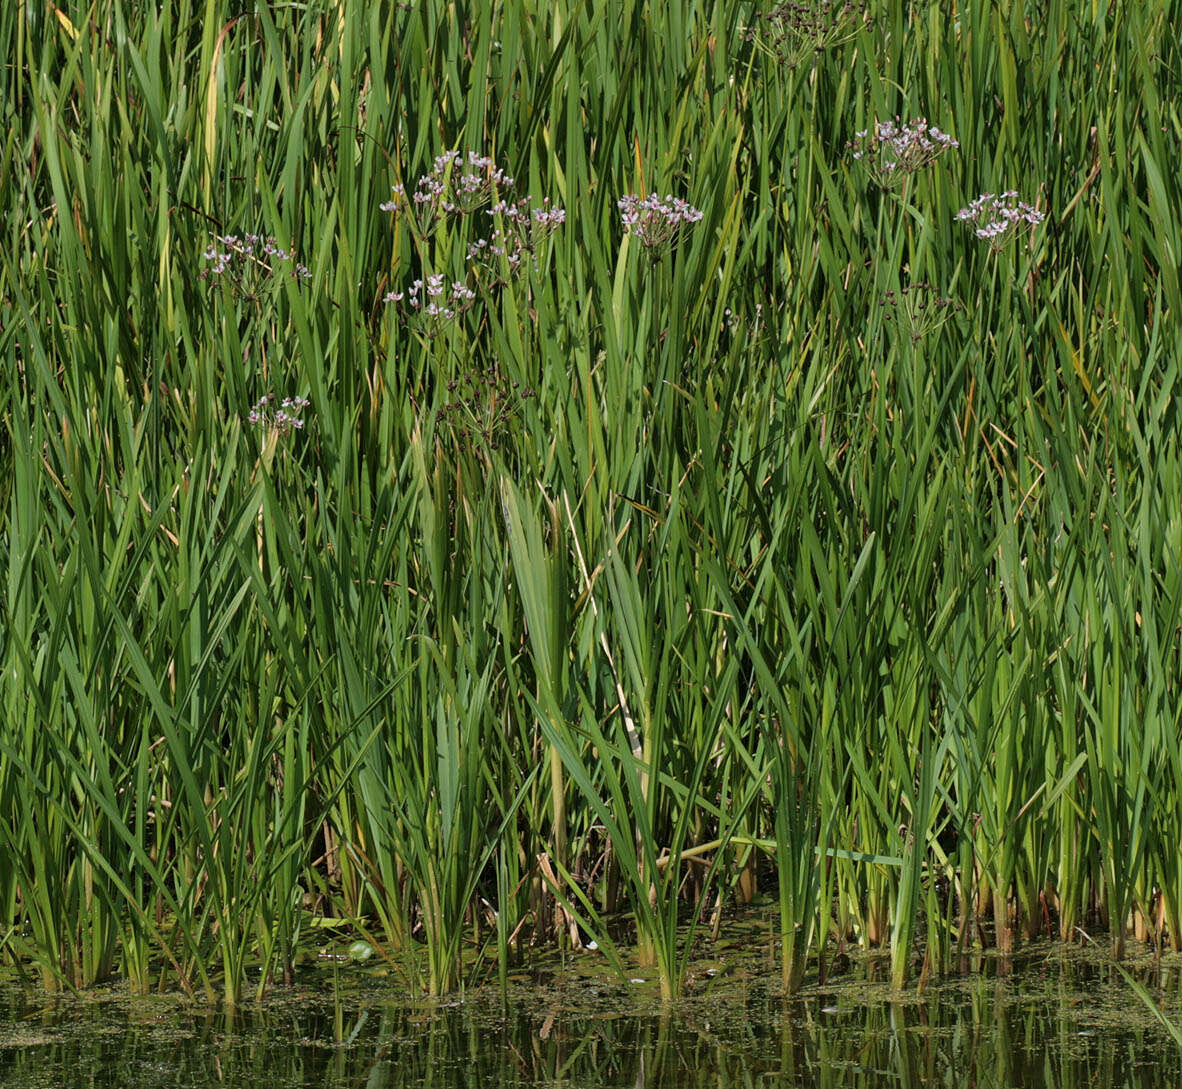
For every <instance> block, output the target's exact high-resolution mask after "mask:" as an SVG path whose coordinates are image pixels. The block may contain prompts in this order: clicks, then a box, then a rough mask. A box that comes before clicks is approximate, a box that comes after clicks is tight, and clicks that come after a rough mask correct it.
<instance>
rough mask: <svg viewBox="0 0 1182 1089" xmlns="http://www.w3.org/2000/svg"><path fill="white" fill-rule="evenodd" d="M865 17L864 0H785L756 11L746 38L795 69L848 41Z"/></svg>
mask: <svg viewBox="0 0 1182 1089" xmlns="http://www.w3.org/2000/svg"><path fill="white" fill-rule="evenodd" d="M865 18H866V4H865V2H864V0H786V2H785V3H782V4H777V5H776V6H775V7H773V8H771V9H770V10H769V11H765V12H757V13H756V15H755V22H754V23H753V24H752V26H750V27H749V28H748V30H747V34H746V38H747V41H749V42H753V43H754V44H755V45H756V46H757V47H758V48H760V49H762V50H763V51H764V52H765V53H767V54H768V55H769V56H771V57H773V58H774V59H775V60H777V61H779V62H780V63H781V64H786V65H787V66H788V67H789V68H795V67H796V66H797V65H798V64H800V63H801V61H804V60H808V59H809V58H810V57H814V56H816V54H818V53H820V52H822V51H824V50H826V49H830V48H832V47H833V46H835V45H841V44H842V43H843V42H847V41H849V40H850V39H851V38H852V37H854V35H855V34H857V32H858V28H859V27H860V26H861V25H862V23H863V21H864V20H865Z"/></svg>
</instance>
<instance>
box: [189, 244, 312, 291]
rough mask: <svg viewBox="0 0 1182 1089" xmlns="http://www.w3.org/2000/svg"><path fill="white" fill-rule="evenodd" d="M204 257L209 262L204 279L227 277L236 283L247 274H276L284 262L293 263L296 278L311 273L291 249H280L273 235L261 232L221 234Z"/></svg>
mask: <svg viewBox="0 0 1182 1089" xmlns="http://www.w3.org/2000/svg"><path fill="white" fill-rule="evenodd" d="M219 247H221V248H219ZM201 257H202V259H203V260H205V261H208V262H209V265H208V266H207V267H206V268H203V269H202V270H201V279H203V280H217V279H219V278H221V277H222V276H228V277H229V278H231V279H233V280H234V281H235V282H237V281H240V280H242V279H243V276H244V275H252V276H273V275H274V274H275V266H276V265H277V264H278V263H280V262H283V261H289V262H291V265H292V267H291V275H292V276H294V277H296V278H297V279H300V280H307V279H308V278H309V277H310V276H311V275H312V274H311V273H310V272H309V271H308V270H307V268H305V267H304V266H303V265H301V264H299V263H298V262H297V261H296V260H295V254H294V253H292V251H291V250H285V249H281V248H280V247H279V245H278V244H277V243H276V241H275V239H274V238H271V237H269V236H268V237H263V235H261V234H244V235H242V236H239V235H236V234H223V235H219V236H218V237H217V238H215V239H214V241H213V244H212V245H211V246H210V247H209V249H207V250H206V251H205V252H204V253H203V254H202V255H201Z"/></svg>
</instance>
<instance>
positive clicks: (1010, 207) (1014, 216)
mask: <svg viewBox="0 0 1182 1089" xmlns="http://www.w3.org/2000/svg"><path fill="white" fill-rule="evenodd" d="M956 218H957V219H958V220H959V221H960V222H962V223H968V224H969V225H970V226H972V227H973V229H974V232H975V233H976V235H977V237H978V238H980V239H981V240H982V241H984V242H988V243H989V249H990V250H991V251H992V252H994V253H996V252H997V251H998V250H1002V249H1004V248H1005V247H1006V244H1007V243H1009V242H1010V241H1011V240H1012V239H1013V238H1014V237H1015V236H1016V235H1017V233H1018V230H1019V228H1021V226H1022V224H1023V223H1026V224H1028V225H1029V226H1031V227H1037V226H1038V225H1039V224H1040V223H1041V222H1042V221H1043V220H1044V219H1046V213H1045V212H1040V211H1039V210H1038V209H1037V208H1034V207H1032V206H1031V205H1029V204H1024V203H1023V202H1022V201H1020V200H1018V194H1017V192H1016V191H1015V190H1013V189H1009V190H1007V191H1006V192H1004V193H1001V194H999V195H996V196H995V195H994V194H993V193H982V194H981V195H980V196H979V197H978V198H977V199H976V200H974V201H973V202H972V203H971V204H969V206H968V207H967V208H962V209H961V210H960V211H959V212H957V213H956Z"/></svg>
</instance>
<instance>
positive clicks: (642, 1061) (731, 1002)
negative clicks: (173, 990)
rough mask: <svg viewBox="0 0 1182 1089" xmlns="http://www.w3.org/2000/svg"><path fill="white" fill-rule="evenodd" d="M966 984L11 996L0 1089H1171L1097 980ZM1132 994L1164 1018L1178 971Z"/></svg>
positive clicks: (590, 983) (721, 978)
mask: <svg viewBox="0 0 1182 1089" xmlns="http://www.w3.org/2000/svg"><path fill="white" fill-rule="evenodd" d="M969 967H970V971H969V972H968V973H967V974H964V975H961V976H959V977H957V978H955V979H952V980H949V981H946V982H944V983H941V984H940V985H939V986H933V987H932V988H930V989H929V991H928V993H927V994H926V995H925V996H924V997H923V999H922V1000H921V999H917V998H915V997H914V996H912V997H909V998H907V999H906V1000H905V1001H892V999H891V995H890V993H889V991H888V990H887V989H886V987H885V986H884V985H883V984H881V983H879V982H877V980H876V978H875V976H876V967H875V966H874V965H873V964H872V963H869V964H868V963H866V962H863V963H861V964H858V965H855V966H854V967H853V968H851V969H850V970H849V971H847V972H845V973H843V975H842V977H841V978H839V979H837V980H835V981H834V982H833V984H832V985H831V986H830V987H828V988H826V989H824V990H821V989H817V988H813V989H812V990H810V991H809V992H808V993H806V994H805V995H804V996H803V997H801V998H799V999H796V1000H793V1001H791V1002H787V1003H785V1002H784V1001H782V1000H781V999H780V998H779V997H778V996H777V995H776V994H775V991H774V976H773V975H772V973H770V972H763V971H760V970H758V968H757V967H756V968H752V967H751V966H750V965H748V966H747V967H745V968H741V969H735V968H733V967H730V968H728V967H727V966H725V965H724V966H723V967H722V970H718V969H715V968H709V967H707V968H704V969H701V970H699V973H698V975H697V977H696V978H695V980H694V983H693V986H692V988H691V989H692V991H693V994H692V996H691V997H690V998H689V999H688V1000H687V1001H686V1002H685V1003H684V1004H683V1006H682V1007H680V1008H679V1009H678V1010H677V1011H675V1012H673V1013H663V1012H662V1011H661V1008H660V1005H659V1003H658V1002H657V1001H656V1000H655V996H654V995H653V993H652V988H651V984H649V983H621V982H618V981H615V980H613V979H610V978H608V977H604V976H603V975H602V974H601V973H597V972H595V971H593V970H591V967H589V965H588V962H586V961H576V962H571V963H568V964H567V965H566V966H565V968H564V967H556V968H555V969H554V970H553V971H551V972H549V973H543V974H542V975H540V976H534V977H532V978H531V979H529V980H519V981H516V982H514V983H513V984H512V986H511V988H510V991H509V994H508V997H507V1001H503V1000H502V998H501V996H500V994H499V992H497V991H495V990H486V991H481V992H479V993H477V994H475V995H473V996H470V997H469V998H468V999H467V1000H466V1001H464V1002H446V1003H439V1004H432V1005H424V1004H418V1005H407V1003H406V1001H405V998H404V995H403V993H402V992H401V991H399V990H398V989H397V988H396V987H394V986H393V985H392V984H391V983H390V982H389V981H384V980H381V979H375V978H373V977H372V976H370V975H368V974H366V973H364V972H362V971H360V970H358V971H354V972H348V973H341V974H339V975H338V976H337V982H336V986H335V989H334V986H333V985H332V983H331V980H330V979H320V980H316V979H313V980H311V981H310V982H308V983H306V984H304V985H301V986H297V987H295V988H293V989H291V990H290V991H288V992H287V993H285V994H281V995H277V996H276V998H275V999H274V1000H272V1001H270V1002H269V1003H268V1004H267V1005H266V1006H265V1007H264V1008H261V1009H249V1010H247V1011H245V1012H242V1013H239V1014H238V1015H237V1016H233V1017H232V1016H230V1015H228V1014H227V1013H226V1012H224V1011H211V1010H209V1009H207V1008H204V1007H200V1006H195V1005H193V1004H191V1003H189V1002H186V1001H184V1000H182V999H180V998H176V997H172V998H167V997H166V998H159V999H155V998H154V999H140V998H132V997H130V996H128V995H127V994H126V992H125V991H123V990H122V989H121V988H110V989H104V990H99V991H96V992H93V993H90V994H88V995H86V996H83V997H81V998H68V999H48V998H45V997H44V996H38V995H37V994H35V993H30V992H28V991H21V990H18V989H16V988H15V987H10V988H6V989H2V990H0V1085H3V1086H30V1087H31V1086H56V1087H63V1089H72V1087H75V1086H87V1087H99V1086H102V1087H107V1086H109V1087H119V1089H149V1087H155V1086H161V1087H164V1086H167V1087H186V1086H194V1087H197V1086H200V1087H205V1086H217V1085H232V1086H241V1087H260V1089H286V1087H289V1086H292V1087H294V1086H317V1087H344V1086H350V1087H352V1086H357V1087H365V1089H385V1087H389V1089H394V1087H411V1086H414V1087H436V1086H438V1087H445V1086H447V1087H450V1086H465V1087H467V1086H472V1087H476V1086H481V1087H484V1086H506V1087H523V1089H524V1087H536V1086H562V1087H569V1089H575V1087H582V1086H587V1087H591V1086H594V1087H601V1086H627V1087H629V1089H637V1087H654V1089H656V1087H662V1089H664V1087H669V1089H674V1087H676V1089H693V1087H698V1086H701V1087H703V1089H704V1087H706V1086H710V1087H711V1089H750V1087H760V1086H802V1087H803V1086H822V1087H834V1089H836V1087H839V1086H851V1087H852V1086H857V1087H859V1089H880V1087H881V1089H885V1087H888V1086H889V1087H932V1086H941V1087H945V1086H947V1087H954V1086H955V1087H962V1086H964V1087H978V1086H980V1087H986V1086H988V1087H998V1089H1003V1087H1027V1086H1030V1087H1033V1086H1038V1087H1040V1089H1042V1087H1047V1086H1058V1087H1064V1089H1067V1087H1080V1089H1083V1087H1085V1086H1089V1087H1090V1086H1100V1087H1108V1086H1114V1087H1127V1089H1134V1087H1135V1089H1150V1087H1159V1086H1160V1087H1165V1086H1178V1085H1182V1061H1180V1059H1179V1055H1178V1052H1177V1049H1176V1048H1175V1047H1174V1045H1173V1044H1172V1042H1171V1041H1170V1040H1169V1037H1168V1036H1167V1035H1166V1034H1165V1033H1164V1031H1163V1030H1162V1029H1161V1028H1160V1027H1159V1026H1158V1025H1157V1024H1156V1022H1154V1021H1153V1020H1152V1018H1151V1017H1149V1016H1148V1015H1147V1014H1146V1012H1145V1011H1144V1009H1143V1008H1142V1007H1140V1006H1139V1005H1138V1003H1137V1001H1136V999H1135V998H1133V997H1132V996H1131V995H1130V994H1129V992H1128V991H1127V989H1126V988H1124V987H1123V985H1122V983H1121V981H1120V980H1119V977H1115V976H1113V975H1112V974H1111V973H1110V971H1109V970H1108V969H1106V968H1105V967H1104V966H1103V964H1102V962H1100V961H1097V960H1095V959H1088V958H1084V957H1080V956H1078V955H1076V954H1069V953H1065V952H1064V951H1062V950H1061V949H1057V948H1056V947H1054V946H1047V947H1046V948H1045V949H1036V950H1033V951H1031V952H1029V953H1027V954H1025V955H1024V956H1023V958H1022V959H1021V960H1020V961H1019V962H1018V963H1017V964H1015V965H1014V966H1013V968H1012V970H1010V971H1008V973H1003V974H999V973H998V971H997V965H996V962H993V961H988V960H982V961H978V962H976V963H974V964H972V965H970V966H969ZM1143 971H1145V972H1146V973H1149V971H1150V970H1149V969H1143ZM1146 978H1147V979H1150V975H1149V974H1147V976H1146ZM1150 981H1151V982H1152V983H1153V985H1154V986H1155V987H1156V988H1157V989H1158V993H1159V994H1161V995H1162V996H1163V998H1162V1001H1163V1005H1164V1007H1165V1009H1166V1010H1167V1011H1168V1012H1169V1013H1170V1015H1171V1016H1173V1017H1175V1018H1177V1015H1178V1013H1179V1012H1180V1010H1182V1005H1180V1000H1179V996H1178V988H1179V976H1178V974H1177V969H1173V970H1170V969H1167V970H1165V971H1159V972H1157V973H1156V974H1155V975H1152V978H1151V979H1150Z"/></svg>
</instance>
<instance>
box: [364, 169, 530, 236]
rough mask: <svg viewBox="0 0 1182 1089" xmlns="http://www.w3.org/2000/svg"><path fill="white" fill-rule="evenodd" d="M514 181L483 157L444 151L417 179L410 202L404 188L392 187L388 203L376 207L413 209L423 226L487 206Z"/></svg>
mask: <svg viewBox="0 0 1182 1089" xmlns="http://www.w3.org/2000/svg"><path fill="white" fill-rule="evenodd" d="M513 184H514V183H513V179H512V178H511V177H509V175H508V174H506V173H505V172H504V171H503V170H501V169H500V167H498V166H497V165H496V164H495V163H494V162H493V161H492V159H490V158H488V157H487V156H486V155H477V154H476V152H475V151H469V152H468V155H467V157H466V158H465V156H463V155H462V154H461V153H460V152H458V151H445V152H444V153H443V154H442V155H437V156H436V157H435V162H434V163H433V164H432V167H431V169H430V170H429V171H428V172H427V173H426V174H424V175H423V176H422V177H420V178H419V180H418V183H417V184H416V186H415V190H414V192H413V193H411V195H410V197H409V199H408V198H407V195H406V188H405V187H404V186H402V185H396V186H394V196H393V198H392V199H391V200H388V201H386V202H385V203H383V204H381V205H379V207H380V208H381V209H382V211H383V212H400V211H405V210H407V209H411V208H413V209H414V210H415V212H416V213H417V214H418V215H419V217H420V219H422V220H423V221H424V225H426V223H427V221H429V220H431V219H435V218H438V216H439V214H440V213H441V212H443V213H445V214H446V215H456V216H463V215H468V214H469V213H471V212H474V211H475V210H476V209H477V208H479V207H481V205H483V204H485V203H487V202H488V201H489V200H490V199H491V198H492V196H493V194H494V193H496V192H497V191H499V190H501V189H512V188H513Z"/></svg>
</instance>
